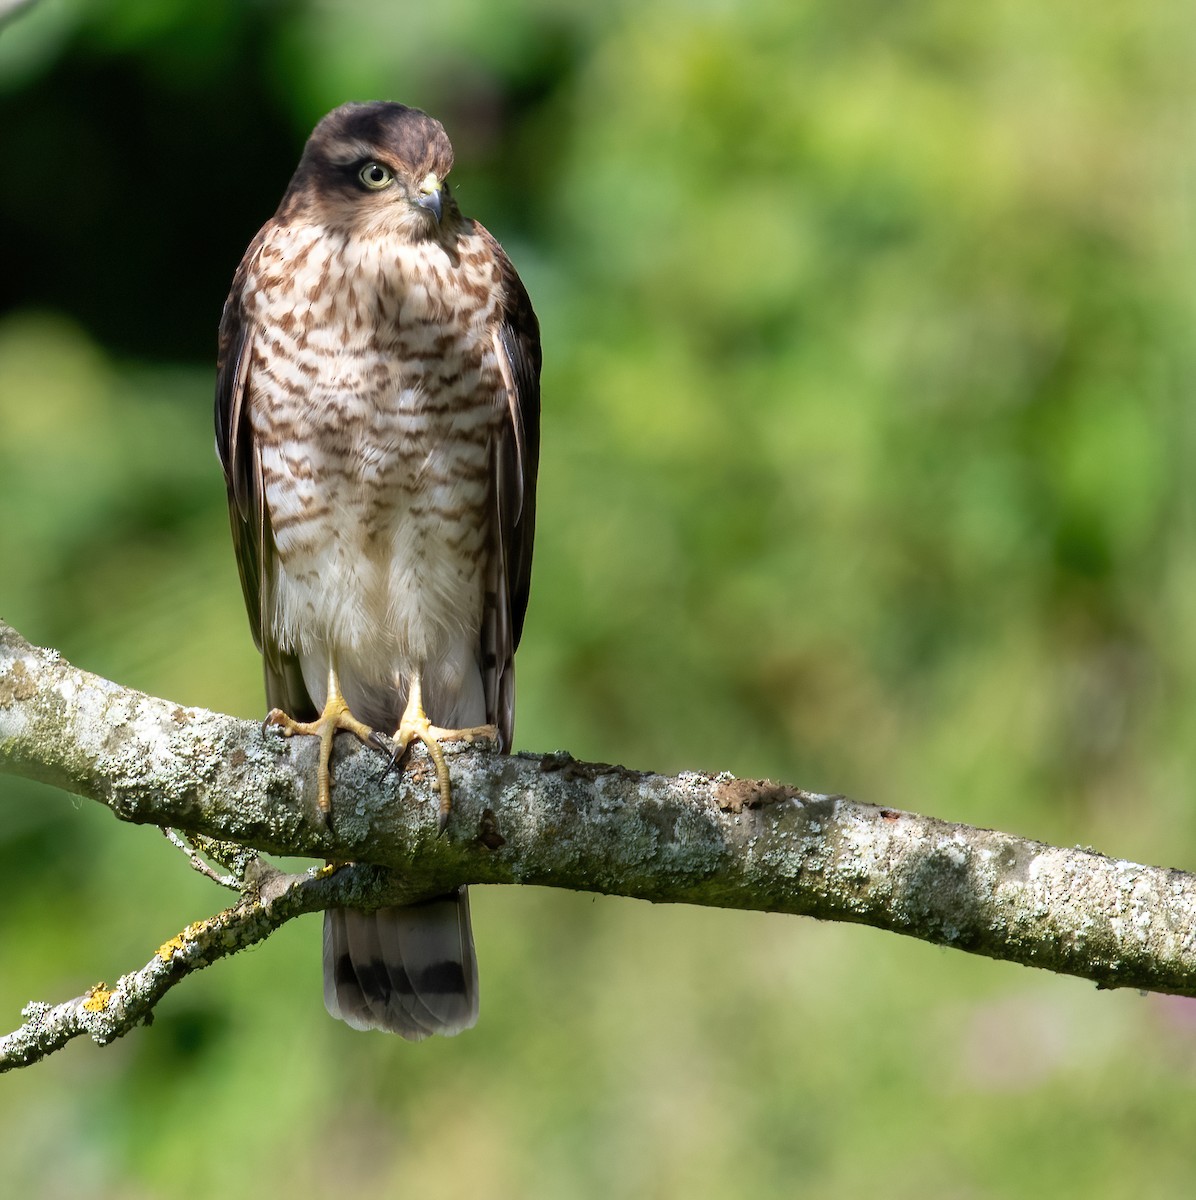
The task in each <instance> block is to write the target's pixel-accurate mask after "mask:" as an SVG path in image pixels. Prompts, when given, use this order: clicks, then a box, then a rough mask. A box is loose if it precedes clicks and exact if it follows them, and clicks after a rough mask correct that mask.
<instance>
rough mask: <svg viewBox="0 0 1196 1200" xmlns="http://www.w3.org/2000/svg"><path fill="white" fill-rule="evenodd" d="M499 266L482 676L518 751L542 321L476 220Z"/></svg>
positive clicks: (506, 737) (503, 735) (493, 715)
mask: <svg viewBox="0 0 1196 1200" xmlns="http://www.w3.org/2000/svg"><path fill="white" fill-rule="evenodd" d="M474 227H475V229H476V230H477V232H478V234H479V235H480V236H481V237H482V238H483V239H484V240H485V241H486V244H487V245H488V246H489V247H490V249H491V251H492V253H493V254H494V257H495V261H496V262H497V264H498V268H499V278H500V287H501V289H502V304H501V307H500V310H499V322H498V325H497V327H496V329H495V331H494V340H495V349H496V351H497V353H498V358H499V364H500V366H501V368H502V374H503V382H504V384H505V385H506V386H505V388H504V393H505V394H504V395H502V396H501V397H499V398H498V399H499V403H500V404H502V405H503V406H504V407H505V408H506V409H507V417H508V419H507V421H506V422H505V423H504V424H503V426H502V427H501V433H500V436H499V439H498V445H497V446H496V448H495V458H496V461H495V469H494V474H495V497H494V498H495V505H494V545H495V553H493V554H492V555H491V578H490V581H489V584H488V588H487V590H488V592H489V595H488V596H487V605H486V612H485V615H484V619H483V623H482V678H483V683H484V686H485V691H486V708H487V719H488V720H490V721H493V722H494V724H496V725H497V726H498V731H499V737H500V740H501V743H502V747H503V749H504V750H509V749H510V748H511V736H512V731H513V727H514V719H515V672H514V667H513V662H514V657H515V648H516V647H517V646H518V645H519V636H520V634H521V633H522V632H523V618H524V614H525V613H526V611H527V598H528V592H529V590H530V588H531V575H532V540H533V534H534V532H535V519H536V472H537V469H538V467H539V462H540V364H541V355H540V325H539V322H538V321H537V320H536V314H535V312H534V311H533V310H532V303H531V300H530V299H529V298H528V294H527V291H526V289H525V288H524V286H523V283H522V281H521V280H520V278H519V276H518V275H517V274H516V273H515V268H514V267H513V266H512V265H511V261H510V259H508V258H507V256H506V254H505V253H504V252H503V249H502V247H501V246H500V245H499V244H498V242H497V241H495V239H494V238H493V237H492V236H491V235H490V234H489V233H488V232H487V231H486V230H485V229H483V228H482V226H480V225H478V224H476V222H475V225H474Z"/></svg>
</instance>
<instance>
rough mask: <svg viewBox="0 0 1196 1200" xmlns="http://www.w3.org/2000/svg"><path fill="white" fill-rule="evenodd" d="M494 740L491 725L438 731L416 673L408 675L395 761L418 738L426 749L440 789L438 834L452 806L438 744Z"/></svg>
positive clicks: (395, 738) (442, 829)
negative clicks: (481, 739) (427, 709)
mask: <svg viewBox="0 0 1196 1200" xmlns="http://www.w3.org/2000/svg"><path fill="white" fill-rule="evenodd" d="M496 737H498V730H497V729H496V728H495V727H494V726H493V725H475V726H474V727H473V728H472V729H442V728H441V727H440V726H439V725H433V724H432V722H431V721H429V720H428V716H427V714H426V713H425V712H424V703H423V687H422V685H421V683H420V677H419V675H418V674H416V675H412V676H411V682H410V684H409V685H408V688H407V707H406V708H405V709H404V710H403V717H402V719H401V720H400V721H399V728H398V729H397V730H396V731H395V735H394V743H395V760H396V761H397V760H398V759H400V758H402V756H403V755H404V753H406V750H407V747H408V746H410V745H411V743H412V742H413V741H415V740H416V739H418V740H419V741H421V742H423V744H424V745H425V746H426V747H427V748H428V757H429V758H430V759H431V760H432V765H433V766H434V767H435V768H436V786H437V787H438V788H439V789H440V816H439V819H438V821H437V826H438V828H439V830H440V832H441V833H443V832H444V831H445V828H446V827H447V825H448V819H449V812H450V810H451V809H452V806H453V798H452V785H451V784H450V782H449V769H448V763H446V762H445V761H444V751H443V750H441V748H440V743H441V742H472V741H473V740H474V738H489V739H494V738H496Z"/></svg>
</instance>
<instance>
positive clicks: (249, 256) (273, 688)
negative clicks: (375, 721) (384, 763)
mask: <svg viewBox="0 0 1196 1200" xmlns="http://www.w3.org/2000/svg"><path fill="white" fill-rule="evenodd" d="M270 229H271V226H270V225H267V226H266V227H265V228H264V229H262V231H261V232H260V233H259V234H258V235H257V237H256V238H254V240H253V241H252V242H251V243H250V246H249V249H248V250H247V251H246V252H245V257H244V258H243V259H242V260H241V265H240V266H239V267H238V268H237V273H236V275H235V276H234V277H233V285H232V289H231V290H230V291H229V295H228V299H227V300H226V301H225V304H224V312H223V314H222V315H221V318H220V344H219V353H218V357H217V363H216V453H217V454H218V455H219V457H220V463H221V466H223V468H224V480H225V483H226V484H227V487H228V512H229V520H230V523H231V525H232V531H233V549H234V550H235V552H236V556H237V569H238V571H239V572H240V575H241V589H242V591H243V592H244V593H245V607H246V609H247V610H248V612H249V625H250V628H251V629H252V630H253V640H254V642H255V643H256V644H257V647H258V649H259V650H260V651H261V652H262V660H263V665H264V668H265V674H266V701H267V703H268V704H269V705H270V707H271V708H281V709H282V710H283V712H285V713H287V714H288V715H289V716H291V717H294V718H295V719H296V720H300V721H301V720H308V719H310V718H312V717H314V716H315V715H316V713H315V707H314V705H313V704H312V701H311V697H310V696H309V695H308V693H307V688H306V687H305V686H304V683H303V673H302V671H301V670H300V668H299V661H298V659H296V658H295V657H294V656H292V655H289V654H284V653H283V652H282V651H281V650H280V649H279V646H278V643H277V641H275V639H274V636H273V632H272V627H271V621H270V613H271V611H272V593H273V580H274V571H275V567H276V563H277V558H276V554H275V550H274V539H273V536H272V535H271V532H270V524H269V521H268V519H267V513H266V501H265V493H264V489H263V487H262V463H261V455H260V454H259V452H258V448H257V445H256V443H255V442H254V437H253V427H252V425H251V423H250V420H249V380H250V372H251V370H252V362H253V343H254V338H255V336H256V333H257V330H256V327H255V325H254V321H253V318H252V317H251V316H250V315H249V313H248V312H247V311H246V308H245V289H246V287H247V285H248V282H249V279H250V276H251V274H252V271H253V267H254V264H255V263H256V260H257V257H258V255H259V253H260V252H261V248H262V245H263V244H264V242H265V240H266V238H267V236H268V234H269V231H270Z"/></svg>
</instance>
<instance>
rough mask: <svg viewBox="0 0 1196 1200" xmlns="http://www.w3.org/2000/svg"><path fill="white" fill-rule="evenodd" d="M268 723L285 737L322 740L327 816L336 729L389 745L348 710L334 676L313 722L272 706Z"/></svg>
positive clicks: (320, 770) (321, 800) (319, 795)
mask: <svg viewBox="0 0 1196 1200" xmlns="http://www.w3.org/2000/svg"><path fill="white" fill-rule="evenodd" d="M269 725H275V726H277V727H278V728H279V729H281V730H282V732H283V735H284V736H285V737H293V736H294V735H295V734H297V733H299V734H304V735H305V736H309V737H318V738H319V739H320V760H319V765H318V767H317V768H316V803H317V804H318V805H319V806H320V812H322V813H323V814H324V815H325V817H327V816H328V815H329V814H330V813H331V812H332V739H333V738H334V737H335V736H336V733H337V730H339V729H343V730H346V731H347V732H348V733H355V734H356V735H357V736H358V737H359V738H361V740H362V741H363V742H365V743H366V745H367V746H374V747H376V748H381V747H382V746H385V745H386V739H385V738H383V737H382V735H381V734H379V733H377V732H376V731H375V730H373V729H371V728H370V727H369V726H368V725H366V724H365V723H364V722H362V721H359V720H358V719H357V718H356V717H355V716H354V715H353V714H352V713H351V712H350V711H349V706H348V705H347V704H346V703H345V698H344V697H343V696H342V695H341V692H340V687H339V686H338V685H337V684H336V683H335V676H333V678H331V679H330V680H329V687H328V700H327V703H325V705H324V711H323V712H322V713H321V714H320V715H319V716H318V717H317V718H316V719H315V720H314V721H296V720H295V719H294V718H292V717H288V716H287V714H286V713H284V712H283V711H282V710H281V709H279V708H272V709H271V710H270V711H269V712H268V713H267V714H266V719H265V721H264V722H263V723H262V728H263V729H264V728H265V727H266V726H269Z"/></svg>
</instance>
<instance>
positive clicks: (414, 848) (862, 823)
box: [0, 622, 1196, 1070]
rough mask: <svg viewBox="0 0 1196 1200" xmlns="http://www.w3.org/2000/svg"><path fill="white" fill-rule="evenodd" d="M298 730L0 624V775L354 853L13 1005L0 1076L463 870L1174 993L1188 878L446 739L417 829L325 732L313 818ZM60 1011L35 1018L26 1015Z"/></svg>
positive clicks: (837, 803) (692, 780) (107, 1035)
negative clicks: (199, 981)
mask: <svg viewBox="0 0 1196 1200" xmlns="http://www.w3.org/2000/svg"><path fill="white" fill-rule="evenodd" d="M309 743H310V739H293V740H289V741H288V740H285V739H282V738H279V737H277V736H274V735H272V734H271V733H269V732H267V733H263V731H262V729H261V728H260V726H259V725H258V724H257V723H256V722H252V721H244V720H238V719H236V718H234V717H229V716H224V715H221V714H218V713H212V712H208V711H205V710H202V709H195V708H189V707H186V706H183V705H178V704H174V703H172V702H170V701H167V700H160V699H155V698H153V697H150V696H146V695H144V694H142V693H140V692H135V691H132V690H130V689H128V688H123V687H120V686H119V685H117V684H115V683H111V682H109V681H107V680H104V679H101V678H99V677H97V676H95V675H90V674H88V673H87V672H85V671H80V670H77V669H76V668H74V667H72V666H71V665H70V664H68V663H66V662H65V661H63V660H62V659H61V658H60V657H59V656H58V655H57V654H56V653H55V652H53V651H49V650H41V649H37V648H35V647H33V646H31V645H29V644H28V643H27V642H26V641H25V640H24V639H23V638H21V637H20V636H19V635H18V634H17V633H16V632H15V631H14V630H13V629H11V628H10V627H9V626H7V625H4V624H3V623H2V622H0V773H4V772H8V773H10V774H16V775H23V776H26V777H28V778H31V779H39V780H43V781H45V782H48V783H51V784H54V785H56V786H58V787H60V788H63V789H65V790H67V791H69V792H73V793H75V794H77V795H80V796H84V797H87V798H89V799H92V800H96V801H99V802H100V803H102V804H104V805H106V806H107V807H108V808H109V809H111V811H112V812H113V813H114V814H115V815H116V816H117V817H119V818H120V819H122V820H125V821H132V822H137V823H142V824H154V825H161V826H169V827H173V828H175V829H178V830H181V831H183V832H186V833H189V834H198V835H203V836H205V837H208V838H214V839H217V840H219V841H221V842H231V843H235V844H236V845H239V846H242V847H246V848H249V849H251V850H254V851H258V852H262V853H274V854H286V855H308V856H311V857H312V858H315V859H319V860H331V861H334V862H353V863H357V864H372V867H365V866H357V867H354V868H352V869H349V870H342V871H338V872H335V873H331V874H326V875H325V876H323V877H321V878H311V877H286V878H285V879H284V878H283V877H279V876H277V873H272V872H270V871H269V870H267V869H265V868H260V869H259V872H258V876H257V878H256V879H252V880H251V882H250V883H249V884H248V885H247V889H246V893H245V895H244V896H243V898H242V901H241V902H240V903H239V904H238V905H236V906H234V907H233V908H231V909H229V910H227V911H226V912H224V913H221V914H219V915H218V916H217V917H214V918H212V919H211V920H210V921H207V922H201V923H200V924H199V925H197V926H193V927H191V929H190V930H189V931H184V934H183V935H180V936H181V937H182V938H183V943H182V945H183V946H184V947H185V948H186V949H185V951H184V952H183V953H182V954H181V955H180V954H171V955H170V956H169V958H168V959H162V958H161V955H158V956H155V959H156V960H161V961H162V962H163V966H162V967H159V966H158V965H157V962H156V961H151V963H150V964H149V965H148V966H147V967H145V968H143V969H142V970H141V971H139V972H136V973H135V974H134V975H131V976H126V977H125V978H124V979H122V980H121V983H120V984H119V985H118V986H117V987H116V988H114V989H111V990H108V989H105V992H106V994H107V995H108V996H109V999H108V1001H107V1004H106V1005H105V1006H104V1007H105V1011H106V1012H107V1011H108V1009H109V1008H110V1010H111V1011H110V1012H109V1013H108V1016H107V1017H105V1019H104V1020H103V1021H98V1020H94V1019H93V1017H92V1016H90V1015H89V1016H83V1015H81V1012H80V1010H82V1013H89V1014H90V1013H93V1011H94V1009H95V1007H96V1005H97V1004H98V1003H99V993H97V992H95V991H93V992H92V993H89V996H87V997H81V998H79V999H78V1000H76V1001H72V1002H70V1003H69V1004H67V1005H61V1006H59V1008H58V1009H52V1008H49V1007H48V1006H45V1005H38V1006H34V1007H33V1008H31V1009H27V1010H26V1012H27V1014H29V1020H28V1022H27V1023H26V1025H25V1026H23V1027H22V1028H21V1029H19V1030H17V1031H16V1032H15V1033H14V1034H11V1035H9V1036H8V1037H7V1038H3V1039H0V1070H4V1069H6V1068H7V1067H11V1066H18V1065H23V1064H24V1063H25V1062H28V1061H33V1060H34V1059H36V1058H37V1057H41V1056H42V1055H44V1054H45V1053H48V1052H49V1051H50V1050H53V1049H56V1048H57V1047H58V1045H61V1044H62V1043H63V1042H65V1041H66V1040H69V1038H70V1037H74V1036H77V1035H78V1034H79V1033H89V1034H90V1035H91V1036H93V1037H94V1038H95V1039H96V1040H97V1041H101V1042H103V1041H109V1040H111V1039H112V1038H113V1037H117V1036H120V1034H121V1033H124V1032H126V1031H127V1030H128V1029H129V1028H131V1027H132V1026H133V1025H135V1024H136V1023H138V1022H139V1021H140V1020H142V1019H144V1017H145V1016H146V1014H147V1013H148V1012H149V1011H150V1009H152V1006H153V1004H154V1003H155V1002H156V1000H157V999H158V998H159V997H160V996H161V995H162V994H163V993H164V992H165V991H166V990H167V989H168V988H169V987H170V986H172V985H173V983H174V982H177V980H178V979H180V978H182V977H183V976H184V975H185V974H186V973H187V972H188V971H190V970H193V969H195V968H196V967H198V966H203V965H207V963H208V962H211V961H214V960H215V958H218V957H222V956H223V954H225V953H231V952H232V951H233V950H235V949H238V948H240V946H241V945H249V944H251V943H252V942H254V941H258V940H260V939H261V938H263V937H265V936H267V935H268V934H269V933H270V932H271V931H272V930H273V929H274V928H277V926H278V925H280V924H282V923H283V922H284V921H286V920H289V919H290V918H291V917H292V916H296V915H298V914H299V913H301V912H308V911H312V910H313V909H319V908H324V907H327V906H328V905H330V904H334V903H335V904H353V905H357V906H360V907H366V908H369V907H376V906H378V905H380V904H386V903H395V902H396V901H404V900H409V899H417V898H419V897H422V896H429V895H434V894H436V893H439V892H443V891H446V890H448V889H450V888H453V887H456V886H457V885H459V884H466V883H522V884H540V885H546V886H551V887H563V888H572V889H577V890H585V891H594V892H605V893H609V894H612V895H622V896H634V897H639V898H640V899H644V900H652V901H656V902H672V903H688V904H705V905H713V906H717V907H723V908H745V909H761V910H767V911H771V912H786V913H798V914H803V915H806V916H812V917H819V918H822V919H824V920H839V921H854V922H859V923H862V924H867V925H873V926H876V927H877V928H880V929H888V930H892V931H893V932H896V933H903V934H906V935H908V936H910V937H916V938H921V939H922V940H924V941H928V942H933V943H936V944H939V945H945V946H952V947H955V948H957V949H961V950H967V951H970V952H972V953H975V954H983V955H987V956H988V957H991V958H999V959H1007V960H1009V961H1012V962H1018V963H1023V964H1025V965H1027V966H1036V967H1042V968H1044V969H1046V970H1050V971H1055V972H1058V973H1062V974H1068V975H1078V976H1081V977H1083V978H1086V979H1091V980H1093V981H1095V982H1096V983H1097V984H1098V985H1099V986H1101V987H1132V988H1138V989H1143V990H1150V991H1159V992H1170V993H1174V994H1177V995H1185V996H1192V995H1196V876H1193V875H1191V874H1189V873H1187V872H1183V871H1178V870H1170V869H1167V868H1162V867H1149V866H1140V865H1138V864H1135V863H1130V862H1123V861H1118V860H1116V859H1111V858H1106V857H1105V856H1104V855H1101V854H1096V853H1093V852H1091V851H1087V850H1079V849H1064V848H1062V847H1056V846H1049V845H1045V844H1043V843H1041V842H1035V841H1029V840H1026V839H1024V838H1019V837H1015V836H1013V835H1011V834H1005V833H998V832H994V831H992V830H986V829H977V828H973V827H971V826H966V825H954V824H950V823H948V822H945V821H939V820H936V819H935V818H933V817H924V816H919V815H917V814H915V813H910V812H902V811H898V810H895V809H888V808H878V807H875V806H873V805H869V804H859V803H856V802H854V801H852V800H848V799H846V798H845V797H842V796H826V795H820V794H816V793H812V792H806V791H802V790H801V789H799V788H795V787H789V786H787V785H781V784H774V783H770V782H767V781H759V780H744V779H736V778H733V777H731V776H730V775H725V774H723V775H707V774H698V773H688V772H687V773H683V774H681V775H678V776H673V777H666V776H661V775H653V774H645V773H642V772H638V771H632V770H628V769H626V768H623V767H617V766H608V765H605V764H599V763H584V762H578V761H575V760H574V759H573V758H571V757H570V756H569V755H568V754H565V753H554V754H547V755H535V754H516V755H511V756H509V757H502V756H499V755H496V754H494V753H492V752H490V751H488V750H486V749H485V748H479V747H464V746H461V747H456V746H452V745H448V746H446V747H445V749H446V750H447V751H448V752H449V753H450V755H451V767H452V776H453V812H452V818H451V820H450V822H449V826H448V830H447V831H446V833H445V834H444V836H443V837H438V836H437V802H436V792H435V786H434V775H433V772H432V771H431V768H430V764H429V763H428V761H427V759H426V757H424V756H423V755H422V754H421V753H419V752H417V753H415V754H414V755H413V756H412V758H413V762H412V763H411V765H410V766H409V767H408V768H407V770H406V771H404V772H402V773H391V774H389V775H387V776H385V777H382V776H381V773H380V769H379V758H378V756H377V754H376V753H375V752H373V751H371V750H368V749H366V748H364V747H362V746H361V745H360V744H359V743H358V742H357V741H356V739H352V738H343V739H341V741H340V743H339V744H338V749H337V758H336V766H335V770H336V777H337V795H339V796H340V797H341V802H340V803H339V804H337V805H335V806H334V808H335V813H334V816H335V819H334V821H333V824H332V828H329V827H328V826H327V824H326V823H325V821H324V819H323V817H322V816H321V815H320V813H319V811H318V808H317V806H316V803H315V747H314V745H311V744H309ZM346 796H347V797H351V799H350V800H349V801H348V802H345V800H344V797H346ZM250 874H251V876H252V874H253V873H252V872H251V873H250ZM263 878H266V879H267V883H266V884H263V883H262V879H263ZM209 934H211V936H208V935H209ZM168 945H170V944H169V943H168ZM164 949H165V948H164ZM122 989H123V990H122ZM113 997H115V998H116V999H115V1000H114V999H113ZM89 1003H90V1004H91V1005H92V1008H90V1009H89V1008H88V1007H87V1005H88V1004H89ZM63 1010H69V1013H67V1015H65V1016H62V1017H61V1019H58V1018H57V1017H56V1020H57V1026H55V1022H54V1021H51V1020H50V1017H51V1016H55V1015H56V1014H59V1013H61V1012H62V1011H63ZM47 1029H50V1030H51V1033H52V1036H51V1033H46V1032H45V1031H46V1030H47ZM31 1047H32V1049H31Z"/></svg>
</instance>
